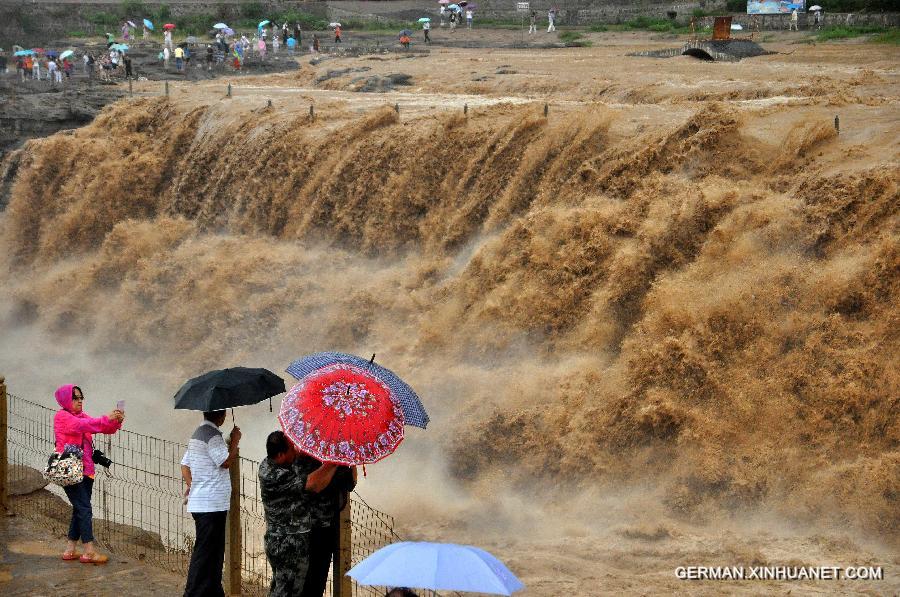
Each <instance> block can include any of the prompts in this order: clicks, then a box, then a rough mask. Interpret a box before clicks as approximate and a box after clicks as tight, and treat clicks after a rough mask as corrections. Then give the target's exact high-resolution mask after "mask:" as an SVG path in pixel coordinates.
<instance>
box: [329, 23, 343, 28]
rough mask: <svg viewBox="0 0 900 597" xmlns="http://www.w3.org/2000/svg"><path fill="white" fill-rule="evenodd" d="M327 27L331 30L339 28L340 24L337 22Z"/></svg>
mask: <svg viewBox="0 0 900 597" xmlns="http://www.w3.org/2000/svg"><path fill="white" fill-rule="evenodd" d="M328 26H329V27H331V28H332V29H334V28H335V27H340V26H341V24H340V23H338V22H334V23H328Z"/></svg>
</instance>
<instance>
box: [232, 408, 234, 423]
mask: <svg viewBox="0 0 900 597" xmlns="http://www.w3.org/2000/svg"><path fill="white" fill-rule="evenodd" d="M231 424H232V425H234V409H233V408H232V409H231Z"/></svg>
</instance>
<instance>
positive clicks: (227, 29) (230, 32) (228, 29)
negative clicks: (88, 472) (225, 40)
mask: <svg viewBox="0 0 900 597" xmlns="http://www.w3.org/2000/svg"><path fill="white" fill-rule="evenodd" d="M222 33H224V34H225V35H234V29H232V28H231V27H225V28H224V29H222Z"/></svg>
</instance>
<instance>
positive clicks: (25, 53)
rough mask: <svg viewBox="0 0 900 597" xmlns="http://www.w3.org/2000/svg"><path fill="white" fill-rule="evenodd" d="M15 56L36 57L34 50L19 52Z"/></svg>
mask: <svg viewBox="0 0 900 597" xmlns="http://www.w3.org/2000/svg"><path fill="white" fill-rule="evenodd" d="M13 56H34V50H19V51H17V52H16V53H15V54H13Z"/></svg>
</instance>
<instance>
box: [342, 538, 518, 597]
mask: <svg viewBox="0 0 900 597" xmlns="http://www.w3.org/2000/svg"><path fill="white" fill-rule="evenodd" d="M347 575H348V576H350V577H351V578H352V579H353V580H355V581H356V582H358V583H359V584H361V585H377V586H389V587H415V588H420V589H431V590H433V591H438V590H440V591H471V592H473V593H490V594H492V595H511V594H513V593H514V592H515V591H519V590H521V589H523V588H525V585H523V584H522V582H521V581H520V580H519V579H518V578H516V576H515V575H514V574H513V573H512V572H510V571H509V569H508V568H507V567H506V566H504V565H503V562H501V561H500V560H498V559H497V558H495V557H494V556H492V555H491V554H489V553H488V552H486V551H484V550H483V549H479V548H477V547H472V546H471V545H455V544H453V543H428V542H424V541H402V542H400V543H394V544H391V545H388V546H386V547H382V548H381V549H379V550H378V551H376V552H375V553H373V554H372V555H370V556H369V557H368V558H366V559H365V560H363V561H362V562H360V563H359V564H357V565H356V566H354V567H353V568H351V569H350V571H349V572H347Z"/></svg>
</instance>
